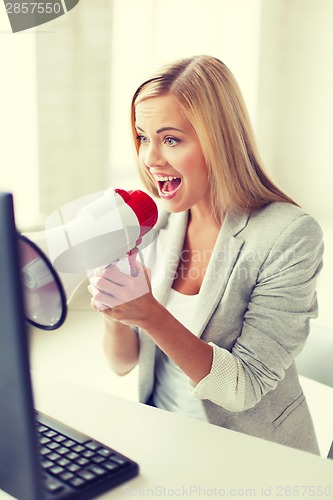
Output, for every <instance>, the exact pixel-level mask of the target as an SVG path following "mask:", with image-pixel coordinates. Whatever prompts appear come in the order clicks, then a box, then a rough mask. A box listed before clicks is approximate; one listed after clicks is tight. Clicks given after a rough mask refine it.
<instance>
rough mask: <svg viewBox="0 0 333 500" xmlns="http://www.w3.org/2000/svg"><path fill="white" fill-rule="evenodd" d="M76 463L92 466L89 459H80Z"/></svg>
mask: <svg viewBox="0 0 333 500" xmlns="http://www.w3.org/2000/svg"><path fill="white" fill-rule="evenodd" d="M75 463H76V464H78V465H81V466H83V465H87V464H90V460H88V458H84V457H80V458H78V459H77V460H75Z"/></svg>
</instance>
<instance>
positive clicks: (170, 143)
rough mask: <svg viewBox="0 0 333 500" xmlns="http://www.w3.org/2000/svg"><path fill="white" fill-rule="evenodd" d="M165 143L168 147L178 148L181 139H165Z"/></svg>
mask: <svg viewBox="0 0 333 500" xmlns="http://www.w3.org/2000/svg"><path fill="white" fill-rule="evenodd" d="M164 142H165V143H166V144H167V145H168V146H176V145H177V144H179V143H180V139H177V138H176V137H170V136H168V137H165V139H164Z"/></svg>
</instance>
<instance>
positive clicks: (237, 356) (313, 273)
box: [191, 214, 323, 411]
mask: <svg viewBox="0 0 333 500" xmlns="http://www.w3.org/2000/svg"><path fill="white" fill-rule="evenodd" d="M322 259H323V235H322V231H321V228H320V226H319V225H318V224H317V222H316V221H315V220H314V219H313V218H312V217H311V216H309V215H307V214H304V215H301V216H299V217H298V218H297V219H296V220H293V222H291V223H290V224H289V225H288V226H287V227H286V228H285V229H284V230H283V231H282V232H281V233H280V234H279V236H278V237H277V239H276V240H275V241H273V243H272V245H271V249H270V251H269V252H268V255H267V257H266V259H265V261H264V262H263V263H262V264H261V266H260V269H259V273H258V276H257V280H256V282H255V284H254V288H253V290H252V294H251V297H250V300H249V303H248V307H247V311H246V312H245V315H244V320H243V326H242V330H241V334H240V336H239V337H238V339H237V340H236V342H235V344H234V346H233V348H232V350H231V352H229V351H227V350H226V349H223V348H221V347H218V346H216V345H215V344H214V346H213V347H214V360H213V364H212V368H211V372H210V373H209V374H208V375H207V377H205V378H204V379H203V380H202V381H200V382H199V383H198V384H197V385H196V386H195V387H193V386H192V387H191V389H192V395H193V396H196V397H198V398H200V399H209V400H211V401H213V402H214V403H215V404H219V405H220V406H222V407H224V408H225V409H227V410H229V411H243V410H247V409H249V408H252V407H253V406H255V405H256V404H257V403H258V402H259V401H260V400H261V398H262V397H263V396H264V395H265V394H267V393H268V392H269V391H272V390H274V389H275V388H276V386H277V384H278V382H279V381H280V380H282V379H283V378H284V376H285V372H286V370H287V369H288V368H289V366H290V365H291V364H292V362H293V360H294V358H295V356H297V354H299V353H300V351H301V350H302V348H303V346H304V344H305V342H306V339H307V336H308V334H309V329H310V325H309V324H310V319H312V318H315V317H316V316H317V314H318V305H317V298H316V282H317V278H318V274H319V272H320V270H321V268H322ZM231 374H232V376H231Z"/></svg>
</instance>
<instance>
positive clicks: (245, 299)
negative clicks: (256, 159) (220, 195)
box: [138, 203, 323, 453]
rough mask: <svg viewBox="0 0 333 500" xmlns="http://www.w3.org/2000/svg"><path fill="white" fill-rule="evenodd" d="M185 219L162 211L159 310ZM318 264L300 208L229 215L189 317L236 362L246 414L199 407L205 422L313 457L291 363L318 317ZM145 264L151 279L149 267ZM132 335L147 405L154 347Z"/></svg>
mask: <svg viewBox="0 0 333 500" xmlns="http://www.w3.org/2000/svg"><path fill="white" fill-rule="evenodd" d="M187 217H188V214H187V213H180V214H170V215H169V214H166V213H163V214H162V215H161V217H160V220H159V222H158V225H157V229H158V235H159V236H158V238H157V243H158V245H159V247H160V248H161V250H162V255H160V254H159V256H158V259H157V266H158V267H159V270H160V269H161V266H162V259H163V262H164V270H165V276H164V279H163V281H162V283H161V284H160V285H159V286H158V287H156V288H155V289H153V293H154V295H155V297H156V298H157V299H158V300H159V301H160V302H161V303H162V304H165V303H166V300H167V298H168V293H169V291H170V288H171V287H172V283H173V280H174V276H175V273H176V271H177V267H178V262H179V257H180V254H181V251H182V248H183V242H184V237H185V232H186V227H187ZM154 255H155V257H156V254H154ZM322 256H323V241H322V231H321V229H320V227H319V225H318V224H317V222H316V221H315V220H314V219H313V218H312V217H311V216H310V215H308V214H306V213H305V212H304V211H303V210H301V209H300V208H298V207H296V206H293V205H291V204H287V203H271V204H269V205H267V206H266V207H264V208H263V209H261V210H258V211H256V212H254V213H252V214H250V215H248V214H241V215H239V214H235V213H229V214H228V215H227V217H226V219H225V221H224V223H223V225H222V228H221V230H220V233H219V236H218V239H217V241H216V244H215V247H214V250H213V253H212V255H211V258H210V261H209V265H208V268H207V271H206V274H205V277H204V280H203V283H202V286H201V290H200V296H201V297H202V299H201V302H200V308H198V310H197V311H195V312H194V314H195V315H196V323H197V327H198V331H199V334H201V339H202V340H204V341H206V342H213V343H214V344H215V345H217V346H219V347H221V348H224V349H227V350H228V351H230V352H231V353H232V354H233V355H234V356H237V358H238V359H239V360H240V361H241V363H242V366H243V368H244V371H245V376H246V386H245V387H246V389H245V408H244V411H241V412H231V411H227V410H226V409H224V408H222V407H221V406H218V405H217V404H215V403H213V402H211V401H210V400H203V401H202V404H203V405H204V409H205V411H206V414H207V417H208V420H209V421H210V422H211V423H213V424H216V425H219V426H223V427H226V428H228V429H233V430H235V431H239V432H243V433H247V434H251V435H254V436H258V437H261V438H263V439H267V440H270V441H275V442H278V443H281V444H285V445H288V446H292V447H295V448H299V449H303V450H306V451H310V452H314V453H318V452H319V451H318V445H317V442H316V437H315V433H314V428H313V424H312V420H311V416H310V413H309V410H308V407H307V403H306V401H305V398H304V395H303V392H302V389H301V386H300V383H299V380H298V376H297V372H296V368H295V364H294V358H295V357H296V356H297V354H299V352H300V351H301V350H302V348H303V346H304V343H305V341H306V338H307V336H308V333H309V322H310V319H311V318H314V317H316V316H317V309H318V308H317V299H316V291H315V288H316V278H317V276H318V274H319V271H320V269H321V267H322ZM146 265H147V267H151V268H152V270H153V274H154V262H152V260H150V261H149V262H148V263H147V262H146ZM138 333H139V339H140V361H139V364H140V368H139V398H140V401H141V402H147V401H148V400H149V397H150V396H151V394H152V391H153V389H154V363H155V359H156V356H157V355H158V348H157V347H156V345H155V344H154V342H153V341H152V340H151V339H150V337H149V336H148V335H147V334H146V333H145V332H144V331H141V330H139V332H138ZM221 384H223V380H221Z"/></svg>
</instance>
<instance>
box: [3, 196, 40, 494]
mask: <svg viewBox="0 0 333 500" xmlns="http://www.w3.org/2000/svg"><path fill="white" fill-rule="evenodd" d="M28 347H29V346H28V332H27V327H26V323H25V314H24V303H23V295H22V286H21V274H20V256H19V250H18V238H17V231H16V226H15V219H14V209H13V198H12V195H11V194H10V193H0V489H3V490H4V491H6V492H8V493H9V494H11V495H13V496H14V497H16V498H25V499H26V500H38V499H39V498H42V496H43V495H42V485H41V479H40V474H38V472H39V467H38V466H37V464H38V463H39V454H38V444H37V434H36V428H35V416H34V405H33V394H32V385H31V379H30V370H29V349H28ZM18 471H19V475H18Z"/></svg>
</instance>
